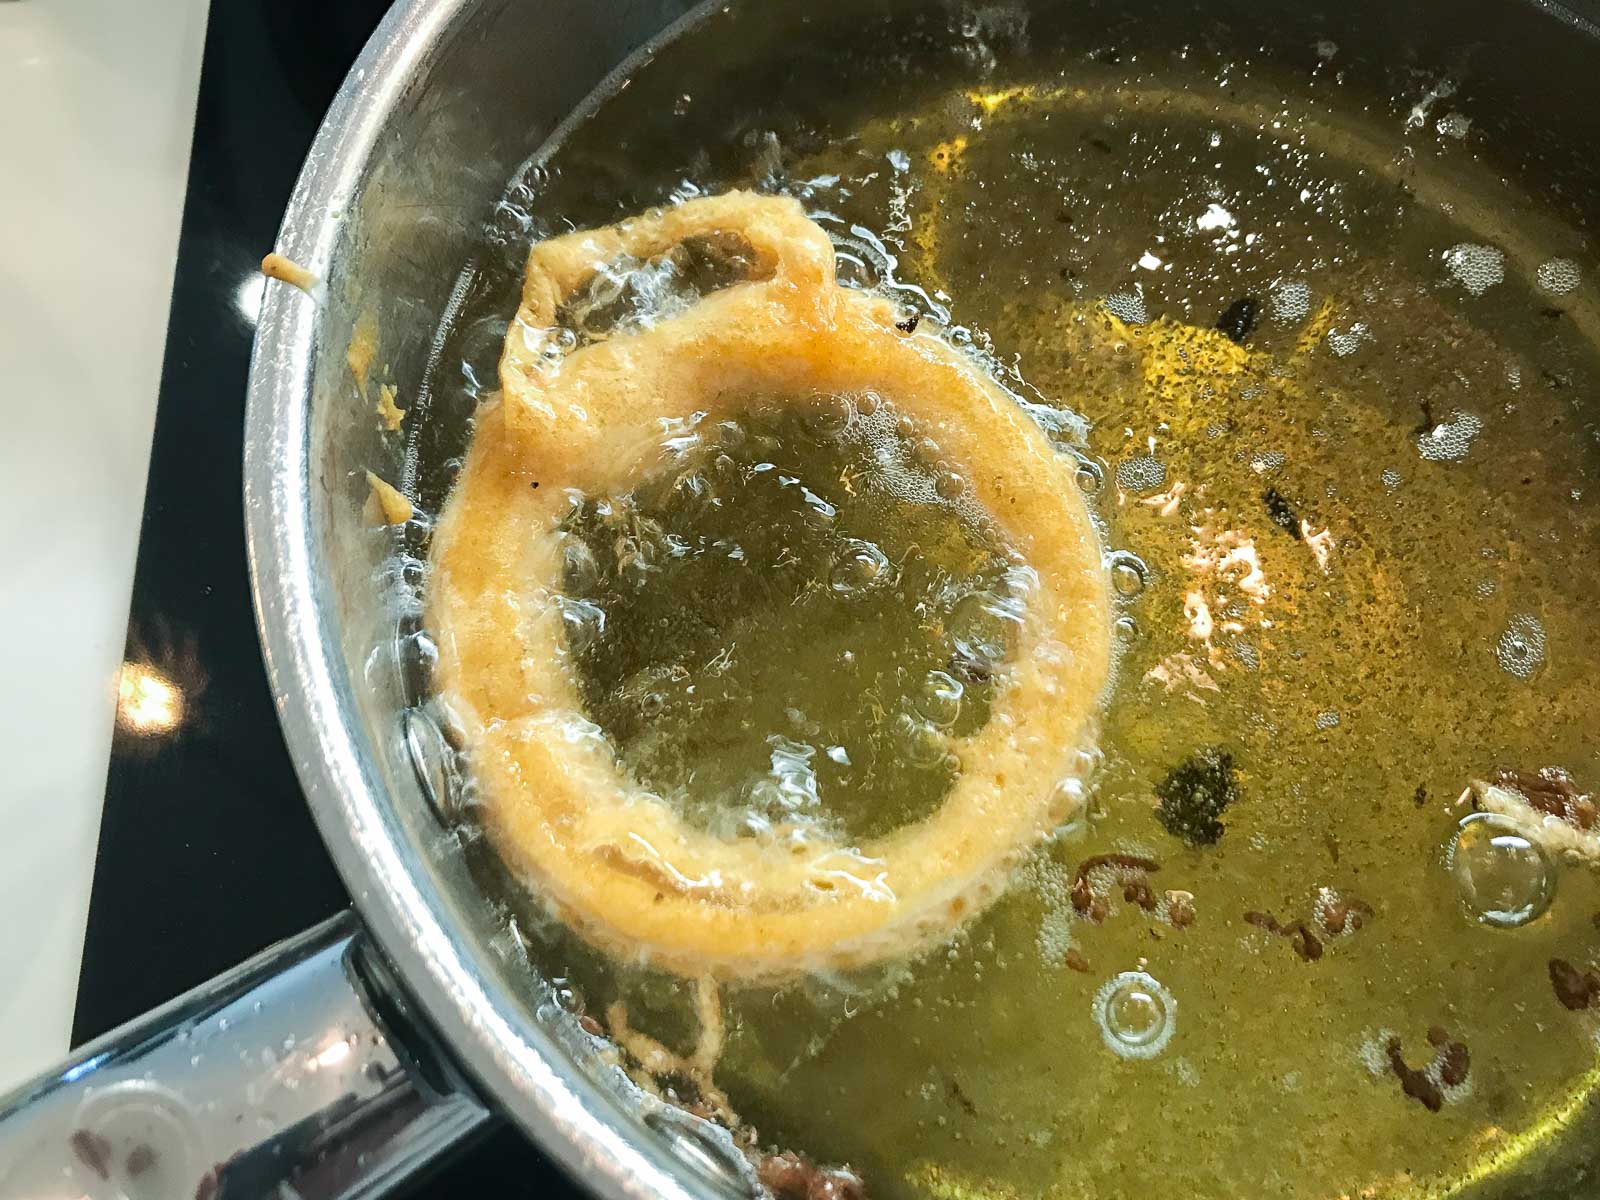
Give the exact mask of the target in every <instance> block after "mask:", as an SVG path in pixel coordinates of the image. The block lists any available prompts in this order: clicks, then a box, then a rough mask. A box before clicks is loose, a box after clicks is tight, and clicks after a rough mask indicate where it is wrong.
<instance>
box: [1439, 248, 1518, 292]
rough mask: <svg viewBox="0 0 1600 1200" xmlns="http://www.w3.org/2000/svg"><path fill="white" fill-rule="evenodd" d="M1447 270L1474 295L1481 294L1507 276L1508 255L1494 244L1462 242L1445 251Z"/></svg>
mask: <svg viewBox="0 0 1600 1200" xmlns="http://www.w3.org/2000/svg"><path fill="white" fill-rule="evenodd" d="M1444 266H1445V270H1447V271H1449V272H1450V274H1451V276H1452V277H1453V278H1454V279H1455V281H1456V282H1457V283H1459V284H1460V285H1461V286H1462V287H1464V288H1466V289H1467V291H1468V292H1470V293H1472V295H1474V296H1481V295H1483V294H1484V293H1485V292H1487V291H1488V290H1489V289H1490V288H1492V287H1494V285H1495V284H1497V283H1501V282H1503V281H1504V280H1505V277H1506V256H1505V254H1504V252H1502V251H1501V250H1499V249H1497V248H1495V247H1494V246H1477V245H1474V244H1473V243H1471V242H1461V243H1459V244H1457V245H1454V246H1451V247H1450V249H1448V250H1446V251H1445V252H1444Z"/></svg>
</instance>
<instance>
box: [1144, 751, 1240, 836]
mask: <svg viewBox="0 0 1600 1200" xmlns="http://www.w3.org/2000/svg"><path fill="white" fill-rule="evenodd" d="M1238 798H1239V785H1238V784H1237V783H1236V782H1235V781H1234V777H1233V755H1232V754H1230V753H1228V751H1226V750H1223V749H1221V748H1219V747H1216V746H1209V747H1207V748H1205V749H1203V750H1197V751H1195V753H1194V754H1192V755H1190V756H1189V757H1188V758H1187V759H1185V760H1184V761H1183V762H1182V763H1180V764H1179V765H1178V766H1176V767H1174V768H1173V769H1172V770H1171V771H1170V772H1168V774H1167V777H1166V778H1165V779H1163V780H1162V781H1161V782H1160V783H1158V784H1157V785H1156V799H1157V800H1158V801H1159V803H1158V804H1157V805H1156V820H1158V821H1160V822H1161V826H1162V828H1163V829H1165V830H1166V831H1167V832H1168V833H1170V834H1172V835H1173V836H1174V837H1177V838H1181V839H1182V840H1183V841H1184V842H1186V843H1187V844H1188V845H1190V846H1212V845H1215V844H1216V843H1217V841H1218V840H1219V839H1220V838H1221V837H1222V834H1223V830H1224V828H1225V827H1224V826H1223V823H1222V814H1223V813H1224V812H1225V811H1226V810H1227V808H1228V806H1229V805H1231V804H1232V803H1233V802H1234V801H1235V800H1237V799H1238Z"/></svg>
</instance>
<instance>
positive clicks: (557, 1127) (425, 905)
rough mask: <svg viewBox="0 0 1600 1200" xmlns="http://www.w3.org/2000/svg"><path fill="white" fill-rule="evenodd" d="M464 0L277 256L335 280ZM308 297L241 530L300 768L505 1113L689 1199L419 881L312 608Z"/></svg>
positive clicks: (421, 990) (420, 26)
mask: <svg viewBox="0 0 1600 1200" xmlns="http://www.w3.org/2000/svg"><path fill="white" fill-rule="evenodd" d="M469 4H470V0H402V2H401V3H398V4H396V5H395V7H394V8H393V9H391V10H390V12H389V14H388V15H387V16H386V17H385V18H384V20H383V22H382V23H381V24H380V26H379V27H378V30H377V31H376V33H375V34H374V35H373V37H372V39H371V40H370V41H369V42H368V44H367V46H366V48H365V49H364V50H363V51H362V53H361V55H360V57H359V58H358V59H357V61H356V63H355V65H354V66H353V67H352V68H351V71H350V74H349V75H348V77H347V78H346V80H345V82H344V84H343V86H342V87H341V89H340V91H339V94H338V96H337V97H336V98H335V99H334V102H333V104H332V106H331V107H330V108H329V111H328V113H327V116H326V117H325V118H324V121H323V124H322V126H321V128H320V130H319V131H318V133H317V137H316V140H315V141H314V143H313V144H312V147H311V150H310V153H309V154H308V156H307V158H306V162H305V166H304V167H303V169H302V171H301V173H300V177H299V179H298V181H297V183H296V185H295V190H294V194H293V197H292V199H291V200H290V203H289V206H288V208H287V210H286V212H285V215H284V219H283V224H282V227H281V229H280V232H279V237H278V243H277V246H276V249H277V251H278V252H279V253H281V254H284V255H286V256H288V257H289V258H291V259H293V260H294V261H296V262H298V263H300V264H301V265H302V266H304V267H306V268H307V269H309V270H310V271H312V272H313V273H315V274H316V275H317V276H318V277H319V278H324V279H325V278H326V277H327V275H328V273H329V268H330V265H331V263H332V259H333V254H334V251H335V248H336V246H337V242H338V236H337V220H336V219H335V218H333V217H332V216H330V213H331V212H333V211H335V210H337V209H338V208H339V207H340V201H341V200H342V198H347V197H349V196H351V195H352V194H353V193H354V191H355V188H356V187H357V185H358V184H359V183H360V181H361V178H362V172H363V169H364V167H365V165H366V163H367V162H368V160H369V158H370V156H371V155H372V153H373V150H374V147H375V145H376V140H377V135H378V131H379V129H380V127H381V125H382V122H383V118H384V114H385V113H386V112H387V111H388V110H389V109H390V108H391V107H392V106H393V105H394V103H395V102H396V100H397V98H398V97H399V96H400V95H401V94H402V93H403V92H404V90H405V88H406V87H407V86H408V84H409V82H410V81H411V79H412V78H414V76H415V73H416V72H417V70H418V68H419V66H420V64H421V63H422V62H423V61H424V60H425V57H426V55H427V53H428V52H429V49H430V47H431V46H433V45H434V44H436V43H437V42H438V40H439V39H440V37H441V36H442V34H443V33H444V32H445V31H447V30H448V29H449V28H450V27H451V26H452V24H453V23H454V22H456V21H457V20H459V19H460V18H461V16H462V13H463V12H464V11H465V10H466V8H467V7H468V5H469ZM316 303H317V302H316V301H314V300H313V299H312V298H310V297H308V296H306V295H304V294H302V293H300V292H298V291H296V290H294V289H292V288H290V287H288V286H286V285H279V286H275V287H269V288H268V289H267V292H266V297H265V301H264V304H263V306H262V311H261V318H260V321H259V324H258V326H257V333H256V342H255V349H254V353H253V355H252V359H251V368H250V379H249V385H248V405H247V411H246V421H245V458H244V478H245V491H244V498H245V520H246V534H247V541H248V550H249V561H250V573H251V585H252V592H253V596H254V602H255V609H256V620H257V624H258V627H259V630H260V635H261V642H262V647H263V652H264V655H265V660H266V666H267V673H268V676H269V678H270V680H271V683H272V687H273V693H274V699H275V702H276V704H277V707H278V712H279V718H280V721H281V723H282V726H283V731H284V736H285V738H286V740H287V743H288V746H289V749H290V753H291V755H292V756H293V759H294V765H295V770H296V773H297V775H298V777H299V779H300V783H301V786H302V788H303V789H304V791H305V796H306V800H307V803H308V804H309V805H310V807H311V811H312V813H313V815H314V817H315V819H316V822H317V825H318V828H319V829H320V831H321V833H322V836H323V839H324V841H325V842H326V843H327V845H328V848H329V850H330V852H331V853H332V856H333V859H334V863H335V865H336V867H337V868H338V870H339V873H340V875H341V876H342V878H343V879H344V882H345V885H346V886H347V887H348V888H349V890H350V892H351V894H352V896H353V897H354V898H355V902H356V905H357V907H358V908H359V910H360V911H361V914H362V916H363V917H364V918H365V920H366V922H367V923H368V925H369V927H370V929H371V931H372V933H373V935H374V937H375V938H376V939H377V941H378V943H379V944H380V945H381V946H382V947H383V949H384V951H385V953H386V954H387V955H388V956H389V957H390V959H391V960H392V961H393V962H394V964H395V966H396V969H397V970H398V972H399V974H400V975H401V977H402V979H403V980H404V983H405V985H406V986H407V988H409V989H410V991H411V992H412V994H413V996H414V998H415V999H416V1001H417V1002H418V1004H419V1005H420V1007H421V1009H422V1011H423V1012H424V1013H425V1014H426V1015H427V1017H428V1018H429V1019H430V1020H431V1021H432V1022H433V1023H434V1025H435V1026H436V1027H437V1030H438V1032H439V1034H440V1036H441V1037H442V1038H443V1040H444V1041H445V1043H446V1044H447V1045H448V1046H449V1047H450V1048H451V1049H452V1050H453V1051H454V1052H455V1054H456V1055H457V1056H458V1060H459V1062H460V1064H461V1066H462V1067H463V1069H464V1070H465V1071H466V1072H467V1073H468V1074H469V1075H471V1076H472V1077H473V1078H474V1079H475V1080H476V1081H477V1082H478V1083H479V1084H480V1085H481V1086H482V1088H483V1090H484V1091H485V1093H486V1094H487V1096H488V1097H490V1098H491V1099H492V1100H493V1101H494V1102H495V1103H496V1104H497V1105H498V1106H499V1107H501V1108H502V1109H503V1110H504V1111H506V1112H507V1113H508V1114H509V1115H510V1116H512V1117H513V1118H514V1119H515V1120H516V1121H517V1122H518V1123H519V1124H520V1125H521V1126H522V1128H523V1129H524V1130H525V1131H526V1132H527V1133H528V1134H529V1135H530V1136H531V1137H532V1138H534V1140H535V1141H537V1142H538V1143H539V1145H540V1146H542V1147H543V1148H544V1149H545V1150H546V1151H547V1152H548V1153H549V1154H550V1155H551V1156H552V1157H553V1158H554V1159H556V1160H557V1161H558V1162H559V1163H560V1164H561V1165H562V1166H563V1167H564V1168H565V1169H566V1170H567V1171H568V1172H569V1173H570V1174H571V1176H572V1177H573V1178H574V1179H575V1180H576V1181H578V1182H579V1183H580V1184H582V1185H583V1186H585V1187H586V1188H588V1189H589V1190H590V1191H592V1192H593V1193H595V1194H596V1195H598V1196H601V1197H605V1198H606V1200H632V1198H638V1200H646V1198H657V1197H659V1198H663V1200H690V1198H691V1197H693V1196H695V1195H696V1194H697V1190H696V1189H692V1188H691V1187H690V1186H689V1185H688V1184H687V1182H686V1181H685V1179H684V1178H683V1177H682V1174H681V1173H680V1170H681V1169H680V1170H675V1169H674V1168H673V1165H672V1162H671V1159H670V1158H669V1157H668V1156H667V1151H666V1149H665V1147H663V1146H656V1145H650V1144H648V1143H647V1142H644V1141H640V1140H635V1138H636V1136H637V1135H636V1134H631V1133H630V1130H629V1128H628V1124H627V1123H626V1122H625V1119H624V1118H623V1117H622V1116H621V1114H620V1113H619V1112H618V1111H617V1110H616V1109H615V1107H614V1106H613V1104H612V1102H611V1101H610V1099H609V1098H608V1097H606V1096H605V1095H604V1094H603V1093H602V1092H601V1091H600V1089H599V1088H598V1087H597V1086H596V1085H595V1084H594V1083H592V1082H591V1081H590V1080H588V1079H587V1078H585V1077H582V1076H580V1075H578V1074H577V1073H576V1072H574V1071H572V1070H571V1069H570V1068H568V1070H567V1071H565V1072H564V1071H562V1070H560V1069H559V1068H558V1066H557V1064H558V1063H559V1062H560V1060H561V1055H560V1052H559V1051H558V1050H557V1049H556V1047H555V1044H554V1042H553V1041H551V1040H550V1039H549V1038H548V1037H547V1036H544V1035H542V1033H541V1031H539V1030H537V1029H536V1028H533V1027H532V1026H531V1025H530V1024H529V1023H528V1022H527V1020H526V1018H525V1017H524V1016H523V1015H522V1014H521V1013H520V1012H519V1011H518V1009H517V1007H516V1005H515V1004H514V1003H513V1002H512V1001H511V1000H510V998H509V997H507V996H505V995H503V994H501V993H500V991H499V989H498V988H496V987H495V985H494V984H493V983H492V982H491V981H490V979H489V978H488V977H487V976H486V974H485V973H484V972H483V971H481V970H480V969H479V968H478V966H477V965H476V964H475V963H474V961H473V960H472V958H471V957H470V954H469V953H468V951H467V949H466V948H465V947H464V946H463V945H461V944H460V943H459V942H458V940H457V936H456V935H455V934H454V933H453V932H452V928H451V922H450V920H449V918H448V914H447V911H446V906H445V904H444V903H443V897H442V896H440V895H439V894H437V893H436V892H434V891H432V890H431V889H424V888H423V887H422V886H421V884H420V881H419V879H418V878H417V876H416V875H415V874H414V873H413V863H412V862H411V861H410V860H409V855H408V853H407V851H406V848H405V846H404V845H403V840H402V836H401V834H400V831H399V829H398V825H397V822H396V820H395V818H394V817H393V815H392V814H390V813H388V812H387V811H386V810H385V806H384V803H383V801H382V791H381V788H380V787H379V786H378V784H377V782H376V780H375V779H373V778H371V777H370V776H369V774H368V773H367V771H366V769H365V767H364V753H363V748H362V741H361V738H360V735H359V732H358V731H357V730H355V729H354V728H352V725H351V722H350V714H349V712H348V710H347V709H346V707H345V705H343V704H341V702H340V688H341V682H340V681H341V679H342V677H343V675H344V668H343V666H342V664H340V663H339V662H337V661H336V659H335V657H334V649H333V647H334V642H333V640H332V639H331V638H330V637H329V636H328V632H329V631H328V620H329V617H328V613H327V612H326V610H325V609H324V607H323V605H322V604H321V603H320V602H319V599H318V595H317V586H316V580H317V578H318V574H317V569H318V563H317V549H316V546H315V544H314V542H313V536H314V533H313V524H312V512H311V500H310V486H311V483H310V481H311V451H312V446H311V441H310V415H311V413H310V400H311V388H312V382H313V369H314V363H315V351H316V345H315V337H316V329H317V320H316V313H317V308H316Z"/></svg>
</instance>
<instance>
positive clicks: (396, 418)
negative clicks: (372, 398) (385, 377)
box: [377, 383, 406, 433]
mask: <svg viewBox="0 0 1600 1200" xmlns="http://www.w3.org/2000/svg"><path fill="white" fill-rule="evenodd" d="M397 395H399V393H398V392H396V391H395V387H394V384H392V383H386V384H384V385H383V386H382V387H380V388H379V389H378V405H377V408H378V420H380V421H381V422H383V427H384V428H385V429H387V430H388V431H389V432H390V433H394V432H395V431H396V430H397V429H399V428H400V423H401V422H402V421H404V420H405V419H406V410H405V409H403V408H401V407H400V406H399V405H397V404H396V403H395V397H396V396H397Z"/></svg>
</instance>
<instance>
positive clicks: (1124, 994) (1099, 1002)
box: [1093, 971, 1178, 1058]
mask: <svg viewBox="0 0 1600 1200" xmlns="http://www.w3.org/2000/svg"><path fill="white" fill-rule="evenodd" d="M1093 1005H1094V1006H1093V1014H1094V1023H1095V1025H1096V1026H1098V1027H1099V1030H1100V1039H1101V1040H1102V1041H1103V1042H1105V1044H1106V1048H1107V1049H1108V1050H1110V1051H1111V1052H1112V1053H1113V1054H1116V1055H1117V1056H1119V1057H1121V1058H1154V1057H1155V1056H1156V1055H1158V1054H1160V1053H1161V1051H1162V1050H1164V1049H1166V1046H1167V1043H1168V1042H1170V1041H1171V1040H1172V1034H1173V1032H1174V1030H1175V1029H1176V1028H1177V1014H1178V1002H1177V1000H1176V999H1175V998H1174V997H1173V995H1172V993H1171V992H1169V991H1168V990H1167V989H1166V988H1165V987H1163V986H1162V985H1161V983H1160V982H1159V981H1158V980H1156V979H1155V978H1154V977H1153V976H1151V975H1148V974H1146V973H1145V972H1143V971H1124V972H1122V974H1120V975H1116V976H1113V977H1112V978H1111V979H1109V980H1107V981H1106V982H1105V983H1104V984H1103V985H1102V986H1101V988H1100V990H1099V991H1098V992H1096V993H1095V994H1094V1002H1093Z"/></svg>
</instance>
